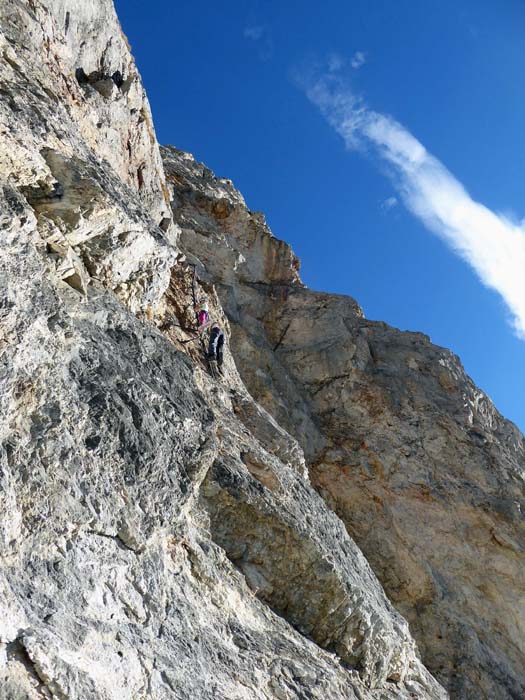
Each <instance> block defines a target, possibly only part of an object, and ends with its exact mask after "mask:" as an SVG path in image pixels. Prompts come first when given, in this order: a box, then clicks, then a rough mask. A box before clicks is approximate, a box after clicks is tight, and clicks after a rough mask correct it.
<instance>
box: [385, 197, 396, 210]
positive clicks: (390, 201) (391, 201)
mask: <svg viewBox="0 0 525 700" xmlns="http://www.w3.org/2000/svg"><path fill="white" fill-rule="evenodd" d="M395 206H397V197H387V198H386V199H384V200H383V201H382V202H381V209H383V211H388V210H389V209H393V208H394V207H395Z"/></svg>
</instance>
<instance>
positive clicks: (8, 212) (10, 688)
mask: <svg viewBox="0 0 525 700" xmlns="http://www.w3.org/2000/svg"><path fill="white" fill-rule="evenodd" d="M0 26H1V34H0V51H1V52H2V58H3V61H2V64H1V67H0V92H1V95H2V101H1V102H0V163H1V166H2V167H1V173H0V180H1V182H0V186H1V188H2V195H3V196H2V198H1V199H0V237H1V247H0V255H1V258H0V269H1V275H0V363H1V364H0V415H1V420H0V592H1V594H0V698H2V700H42V698H54V699H57V700H58V699H59V698H60V699H61V700H64V699H65V698H67V699H68V700H69V699H70V700H73V699H76V698H82V699H85V698H97V699H101V700H110V699H114V700H116V699H117V698H119V700H120V699H122V698H129V699H130V700H131V699H133V700H137V699H138V698H148V699H150V698H151V699H152V700H160V699H163V698H166V699H168V698H177V699H179V700H187V699H189V698H199V699H202V700H212V699H213V700H218V699H221V700H222V699H224V700H241V699H245V700H254V699H256V698H261V700H262V699H263V698H264V699H266V700H268V699H269V698H276V699H278V700H286V699H292V698H304V699H306V698H309V699H314V698H322V699H323V700H327V699H330V698H333V699H334V700H336V699H340V698H348V699H349V700H352V699H355V700H397V699H399V700H401V699H406V700H408V699H409V698H422V699H423V700H438V699H442V698H445V697H446V693H445V691H444V690H443V688H442V687H441V686H440V685H439V684H438V682H437V681H436V680H435V679H434V678H433V677H432V676H431V674H430V673H429V672H428V671H427V669H426V668H425V667H424V665H423V664H422V663H421V661H420V659H419V656H418V652H417V649H416V645H415V642H414V640H413V638H412V636H411V633H410V631H409V628H408V625H407V622H406V621H405V619H404V618H403V617H402V616H401V615H400V614H399V612H397V611H396V610H395V609H394V608H393V606H392V604H391V603H390V602H389V600H388V599H387V597H386V595H385V593H384V591H383V589H382V587H381V585H380V584H379V582H378V580H377V578H376V577H375V575H374V574H373V572H372V570H371V568H370V566H369V565H368V562H367V561H366V559H365V557H364V556H363V554H362V553H361V551H360V550H359V548H358V547H357V545H356V544H355V543H354V541H353V540H352V539H351V537H350V536H349V535H348V533H347V531H346V529H345V528H344V525H343V524H342V522H341V520H340V519H339V518H338V517H337V515H336V514H335V513H333V511H332V510H331V509H330V508H329V507H327V505H326V503H325V501H324V500H323V499H322V498H321V497H320V496H319V494H318V493H317V492H316V491H315V489H314V488H313V487H312V485H311V484H310V482H309V478H308V473H307V469H306V459H305V454H304V450H303V447H302V445H301V442H300V440H299V439H297V438H296V437H295V436H294V435H292V434H291V433H290V425H289V423H290V420H291V419H292V418H293V415H296V416H297V417H298V419H299V418H301V420H304V421H305V424H304V432H305V433H306V431H307V427H308V421H311V422H312V426H313V425H314V422H313V418H312V416H313V413H312V412H311V410H310V407H309V405H308V402H306V403H304V405H303V404H301V405H299V406H298V407H297V409H296V411H295V414H292V415H291V416H289V417H288V421H287V422H283V423H282V424H281V423H280V420H279V417H278V416H277V417H276V416H275V415H273V413H274V412H273V411H268V410H267V409H266V408H265V407H264V406H263V405H261V404H259V403H256V402H255V401H254V399H253V397H252V396H251V394H250V393H249V391H248V390H247V389H246V386H245V384H244V382H243V380H242V378H241V376H240V375H239V374H238V372H237V369H236V365H235V361H234V358H233V357H232V356H231V354H228V356H227V358H226V363H225V377H224V378H219V379H217V378H215V377H212V376H210V374H209V372H208V368H207V365H206V362H205V360H204V356H203V348H202V345H203V343H202V342H201V338H199V337H198V336H196V335H195V334H194V332H193V331H192V330H191V327H192V326H193V325H194V321H195V319H194V311H195V304H196V303H197V301H198V300H199V299H200V298H201V297H202V295H204V294H206V295H207V297H208V300H209V303H210V307H211V310H212V314H213V317H214V318H215V319H220V320H221V322H222V323H223V325H224V327H225V328H226V329H227V330H228V329H229V328H230V325H229V322H228V319H227V318H226V315H225V314H224V311H223V309H222V306H221V294H220V293H219V294H217V292H216V290H215V289H214V287H213V284H212V281H213V274H212V273H213V271H212V270H211V269H210V270H207V269H205V267H204V266H203V264H202V262H200V261H197V260H193V259H191V258H190V257H189V258H188V260H185V258H184V255H183V254H182V253H181V251H180V250H179V248H178V247H177V246H178V238H179V234H180V228H179V227H178V225H177V224H175V223H174V222H173V221H172V215H171V212H170V211H169V208H168V201H169V192H168V189H167V186H166V181H165V177H164V173H163V169H162V165H161V160H160V155H159V149H158V146H157V142H156V139H155V134H154V130H153V126H152V121H151V116H150V112H149V107H148V104H147V100H146V97H145V95H144V91H143V88H142V85H141V83H140V79H139V77H138V74H137V71H136V68H135V65H134V63H133V60H132V58H131V56H130V53H129V50H128V47H127V44H126V41H125V39H124V37H123V36H122V33H121V30H120V27H119V24H118V21H117V19H116V16H115V13H114V9H113V6H112V3H111V2H110V0H91V1H90V2H73V1H72V0H71V1H66V0H27V1H25V0H13V1H12V2H9V3H4V4H2V5H1V6H0ZM215 185H216V183H215V181H214V187H215ZM226 186H227V187H230V190H229V191H230V192H231V193H232V196H237V197H238V201H239V202H241V201H242V200H241V199H240V196H239V195H236V194H235V193H234V191H233V190H232V189H231V186H230V185H228V183H225V187H226ZM189 194H190V195H191V193H189ZM228 207H229V204H228V202H227V201H221V202H219V203H218V205H217V206H216V207H215V209H214V211H213V216H214V220H215V219H216V220H217V221H221V220H227V219H228V218H229V217H230V212H229V210H228ZM176 210H177V208H176ZM237 210H238V211H239V212H240V215H241V218H240V219H239V222H238V226H239V236H240V237H243V236H244V235H245V232H246V228H245V222H244V219H245V212H243V211H241V210H240V209H239V207H237ZM251 218H252V219H253V222H254V223H253V230H252V233H251V235H252V242H251V245H250V250H251V253H252V255H250V256H246V257H245V260H242V258H241V257H240V256H239V255H237V251H234V252H235V255H234V257H233V258H229V263H228V264H229V265H230V263H231V269H230V271H229V273H228V274H231V275H232V279H235V275H236V274H237V273H236V270H237V268H238V267H239V266H242V267H243V269H244V268H246V269H249V279H250V280H253V281H254V283H255V284H256V285H265V284H266V285H267V284H268V283H269V281H275V280H281V281H282V283H283V284H288V283H290V282H292V281H293V283H294V284H297V285H298V288H300V283H299V281H298V277H297V273H296V268H297V263H296V261H295V258H294V257H293V256H292V254H291V253H290V251H289V248H288V247H287V246H286V245H285V244H281V245H280V248H279V250H277V251H276V249H275V245H274V242H273V241H269V239H268V233H267V230H266V228H265V226H264V222H263V219H262V218H261V217H260V216H259V217H251ZM210 221H211V219H210ZM230 221H231V217H230ZM197 224H198V222H197ZM219 228H220V227H218V228H217V229H216V230H217V231H218V230H219ZM212 235H215V233H214V232H211V231H210V236H212ZM224 242H225V243H226V247H227V241H226V240H225V241H224ZM257 246H258V247H259V248H258V250H257ZM254 251H255V252H256V255H255V256H254V255H253V252H254ZM247 252H248V251H247ZM235 256H236V257H235ZM247 261H248V262H247ZM192 263H193V264H192ZM231 323H232V328H233V322H231ZM283 377H284V375H283ZM297 397H298V399H299V398H300V392H299V391H297ZM283 406H285V403H284V400H283ZM298 435H299V437H300V434H299V433H298ZM318 440H321V441H322V436H321V433H319V435H317V434H315V436H314V434H312V444H311V445H310V444H309V445H308V450H309V452H308V454H311V453H313V450H314V448H317V447H318V443H317V442H316V441H318ZM319 444H320V443H319Z"/></svg>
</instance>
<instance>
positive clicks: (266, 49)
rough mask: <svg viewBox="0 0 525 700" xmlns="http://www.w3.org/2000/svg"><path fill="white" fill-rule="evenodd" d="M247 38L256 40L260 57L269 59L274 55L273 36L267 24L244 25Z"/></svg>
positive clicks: (244, 33) (264, 59)
mask: <svg viewBox="0 0 525 700" xmlns="http://www.w3.org/2000/svg"><path fill="white" fill-rule="evenodd" d="M243 36H244V38H245V39H248V40H249V41H252V42H254V44H255V45H256V46H257V51H258V55H259V58H260V59H261V60H262V61H269V60H270V59H271V58H272V56H273V38H272V34H271V32H270V28H269V27H268V26H267V25H266V24H249V25H247V26H246V27H244V30H243Z"/></svg>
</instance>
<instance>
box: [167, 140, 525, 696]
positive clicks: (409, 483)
mask: <svg viewBox="0 0 525 700" xmlns="http://www.w3.org/2000/svg"><path fill="white" fill-rule="evenodd" d="M163 158H164V163H165V167H166V174H167V178H168V181H169V182H170V184H171V187H172V188H173V193H174V196H173V212H174V217H175V220H176V221H177V223H178V224H179V225H180V227H181V231H182V233H181V245H182V247H183V249H184V250H185V251H187V252H190V253H192V254H193V255H194V256H195V257H196V259H197V260H198V262H199V263H200V264H202V266H203V268H205V271H206V272H205V273H204V272H203V274H207V279H208V281H209V282H210V283H213V284H214V285H215V288H216V289H217V292H218V295H219V298H220V300H221V302H222V305H223V307H224V310H225V312H226V314H227V316H228V320H229V322H230V326H231V334H232V341H231V345H232V352H233V354H234V356H235V361H236V363H237V366H238V368H239V370H240V373H241V376H242V379H243V381H244V382H245V384H246V386H247V387H248V389H249V391H250V393H251V395H252V396H253V397H254V398H255V399H256V401H258V402H259V403H260V404H261V406H263V407H264V408H265V409H266V410H267V411H268V412H269V413H270V414H271V415H272V416H273V417H274V419H275V420H276V421H277V422H278V423H279V425H280V426H281V427H284V428H285V429H286V430H287V431H288V432H289V433H290V434H291V435H293V436H294V437H295V438H296V439H297V441H298V443H299V445H300V446H301V447H302V448H303V449H304V452H305V455H306V461H307V467H308V473H309V477H310V479H311V482H312V484H313V485H314V486H315V488H316V489H317V491H318V492H319V493H320V495H321V496H322V497H323V499H324V500H325V502H326V503H327V505H329V506H330V508H331V509H332V510H333V511H335V512H336V513H337V514H338V516H339V517H340V518H341V519H342V520H343V522H344V523H345V525H346V528H347V531H348V532H349V533H350V534H351V535H352V537H353V538H354V539H355V541H356V542H357V543H358V544H359V546H360V547H361V549H362V551H363V552H364V554H365V556H366V557H367V559H368V561H369V562H370V564H371V565H372V568H373V570H374V572H375V574H376V575H377V576H378V578H379V580H380V581H381V583H382V584H383V586H384V588H385V590H386V592H387V594H388V596H389V597H390V599H391V600H392V601H393V603H394V604H395V606H396V608H397V609H398V610H399V611H400V612H401V613H402V614H403V615H404V616H405V618H406V619H407V620H408V621H409V623H410V629H411V631H412V633H413V634H414V636H415V638H416V640H417V642H418V645H419V648H420V650H421V654H422V658H423V660H424V662H425V663H426V665H427V666H428V668H429V669H430V670H431V671H432V672H433V673H434V674H435V676H436V677H437V678H438V679H439V680H440V682H441V683H442V684H443V685H444V686H445V688H447V690H448V691H449V692H450V695H451V697H453V698H461V699H465V700H467V699H469V700H470V699H471V698H485V699H486V700H492V699H494V698H498V700H500V699H501V700H503V699H507V698H508V699H511V698H512V699H514V700H517V699H518V698H523V697H525V680H524V675H523V668H524V663H525V615H524V611H525V574H524V571H525V569H524V564H525V527H524V512H525V489H524V469H525V450H524V440H523V436H522V435H521V434H520V433H519V431H518V430H517V429H516V427H515V426H514V425H512V424H511V423H509V422H508V421H506V420H504V419H503V418H502V417H501V416H500V415H499V413H498V412H497V411H496V409H495V408H494V406H493V405H492V403H491V402H490V400H489V399H488V398H487V397H486V396H485V395H484V394H483V393H482V392H481V391H479V390H478V389H477V388H476V387H475V386H474V384H473V383H472V381H471V380H470V379H469V378H468V377H467V376H466V375H465V373H464V371H463V368H462V366H461V363H460V362H459V360H458V358H457V357H455V356H454V355H453V354H452V353H450V352H449V351H447V350H444V349H443V348H439V347H436V346H434V345H432V344H431V343H430V341H429V339H428V338H427V337H426V336H424V335H422V334H419V333H403V332H400V331H398V330H396V329H394V328H390V327H388V326H387V325H386V324H384V323H377V322H372V321H368V320H366V319H365V318H364V317H363V314H362V312H361V310H360V308H359V306H358V305H357V304H356V303H355V302H354V301H353V300H352V299H350V298H348V297H342V296H335V295H330V294H323V293H317V292H312V291H311V290H308V289H306V288H305V287H304V286H303V285H302V284H301V282H300V279H299V277H298V271H297V267H298V266H297V262H296V259H295V257H294V256H293V254H292V252H291V250H290V248H289V247H288V246H286V244H284V243H282V242H281V241H279V240H277V239H276V238H274V237H273V236H272V235H271V233H270V231H269V230H268V229H267V227H266V225H265V223H264V219H263V218H262V216H261V215H260V214H256V213H252V212H250V211H249V210H248V209H247V207H246V206H245V204H244V201H243V200H242V198H241V197H240V195H239V193H238V192H236V191H235V189H234V188H233V186H232V184H231V182H229V181H225V180H222V179H218V178H215V177H214V175H213V173H211V172H210V171H209V169H207V168H206V167H204V166H203V165H202V164H199V163H197V162H195V161H194V160H193V159H192V157H191V156H189V155H188V154H185V153H183V152H181V151H178V150H177V149H174V148H167V149H164V150H163Z"/></svg>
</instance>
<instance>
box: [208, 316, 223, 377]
mask: <svg viewBox="0 0 525 700" xmlns="http://www.w3.org/2000/svg"><path fill="white" fill-rule="evenodd" d="M223 350H224V331H222V330H221V328H220V326H219V324H218V323H214V324H213V325H212V327H211V333H210V344H209V346H208V359H209V360H216V361H217V367H218V368H219V372H221V371H222V361H223Z"/></svg>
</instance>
